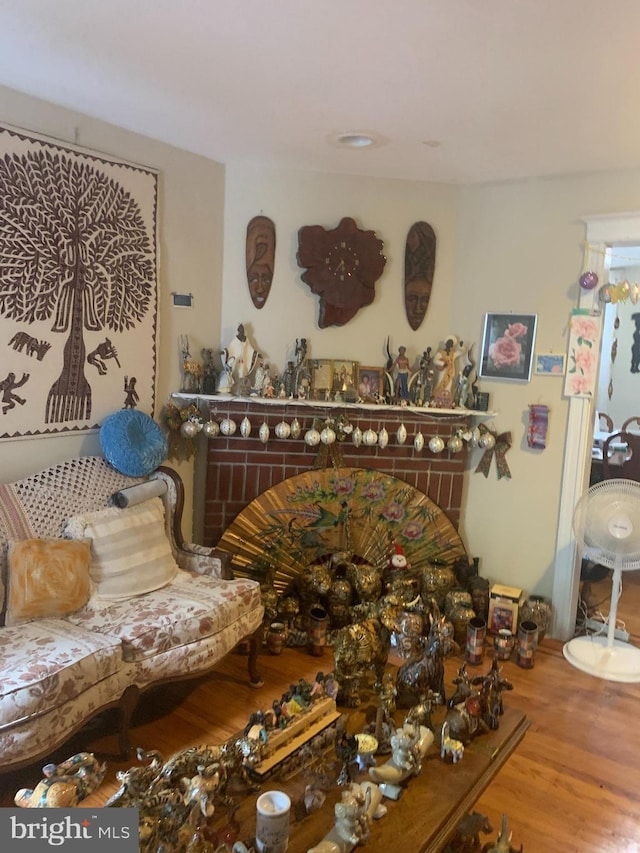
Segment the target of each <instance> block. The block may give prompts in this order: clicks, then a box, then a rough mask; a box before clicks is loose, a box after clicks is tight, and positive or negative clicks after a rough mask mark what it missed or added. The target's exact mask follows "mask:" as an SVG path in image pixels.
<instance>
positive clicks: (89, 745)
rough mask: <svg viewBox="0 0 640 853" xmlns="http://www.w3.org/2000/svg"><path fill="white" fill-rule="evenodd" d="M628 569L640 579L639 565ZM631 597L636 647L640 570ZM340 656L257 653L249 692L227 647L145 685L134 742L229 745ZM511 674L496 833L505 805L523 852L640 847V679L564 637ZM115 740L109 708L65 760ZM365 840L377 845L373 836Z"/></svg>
mask: <svg viewBox="0 0 640 853" xmlns="http://www.w3.org/2000/svg"><path fill="white" fill-rule="evenodd" d="M627 575H628V576H629V578H630V577H631V576H632V575H635V576H637V578H638V580H640V573H627ZM625 580H627V579H625ZM623 598H624V599H625V602H624V608H622V607H621V611H620V615H621V617H622V616H623V615H624V618H625V621H626V624H627V628H628V629H631V628H633V631H632V638H631V642H632V643H634V645H638V646H640V619H639V618H638V614H640V583H636V578H634V579H633V580H632V581H631V582H630V583H629V582H626V583H625V590H624V592H623ZM332 663H333V658H332V656H331V653H330V652H329V651H328V650H327V651H325V655H324V657H322V658H315V657H312V656H310V655H308V654H307V653H306V652H305V651H304V650H299V649H285V650H284V652H283V654H282V655H280V656H278V657H272V656H270V655H268V654H266V653H265V654H263V655H261V657H260V668H261V672H262V675H263V677H264V679H265V685H264V686H263V687H262V688H260V689H259V690H253V689H251V688H250V687H249V686H248V680H247V675H246V658H245V657H243V656H241V655H235V654H234V655H229V656H228V657H227V658H226V659H225V660H224V661H223V662H222V663H221V664H220V665H219V666H218V668H217V669H216V670H215V672H213V673H212V674H211V675H210V676H208V677H206V678H202V679H199V680H197V681H193V682H185V683H181V684H173V685H169V686H167V687H163V688H161V689H158V690H155V691H153V692H151V693H149V694H147V695H146V696H145V697H144V699H143V702H142V704H141V706H140V707H139V709H138V711H137V713H136V715H135V718H134V723H133V727H132V732H131V740H132V743H133V744H134V745H135V746H141V747H143V748H144V749H158V750H160V751H161V752H162V753H163V754H165V755H166V756H167V757H168V756H170V755H171V754H173V753H174V752H176V751H178V750H180V749H183V748H185V747H186V746H189V745H194V744H202V743H221V742H222V741H224V740H225V739H226V738H228V737H230V736H231V735H232V734H234V733H235V732H236V731H238V730H239V729H240V728H242V727H243V726H244V724H245V722H246V721H247V719H248V717H249V714H250V713H251V711H253V710H255V709H256V708H260V707H267V706H268V705H270V704H271V701H272V700H273V699H274V698H276V697H278V696H280V695H281V694H282V692H283V691H284V690H285V689H286V688H287V687H288V685H289V684H290V683H291V682H292V681H294V680H296V679H297V678H299V677H301V676H304V677H305V678H307V679H309V680H313V677H314V676H315V674H316V672H317V671H318V669H324V670H329V669H331V667H332ZM460 663H461V658H459V657H452V658H449V659H448V660H447V662H446V671H447V685H448V686H450V685H451V680H452V678H453V676H454V675H455V673H456V672H457V668H458V666H459V665H460ZM486 667H488V660H487V663H486ZM477 669H478V671H479V672H483V671H484V670H485V667H478V668H477ZM503 674H504V675H505V677H507V678H509V679H510V680H511V681H512V682H513V684H514V690H513V691H512V692H508V693H506V694H505V703H506V704H507V705H508V706H512V707H517V708H521V709H522V710H524V711H525V712H526V714H527V716H528V718H529V720H530V721H531V727H530V729H529V731H528V733H527V734H526V736H525V738H524V740H523V742H522V743H521V744H520V746H519V748H518V749H517V750H516V752H515V754H514V755H513V756H512V757H511V758H510V759H509V761H508V762H507V764H506V765H505V767H504V768H503V769H502V770H501V772H500V773H499V774H498V776H497V777H496V779H495V780H494V782H493V783H492V784H491V786H490V787H489V788H488V789H487V791H486V792H485V793H484V794H483V795H482V797H481V799H480V800H479V801H478V803H477V806H476V808H477V810H478V811H480V812H482V813H483V814H486V815H487V816H488V817H489V818H490V820H491V822H492V824H493V826H494V827H495V828H496V830H497V828H498V827H499V825H500V819H501V815H502V814H503V813H506V814H507V816H508V819H509V826H510V829H511V830H512V832H513V838H512V844H513V845H514V846H515V847H519V845H520V844H522V845H524V850H525V852H526V853H551V851H560V850H561V851H563V853H573V851H575V853H613V851H616V853H640V726H639V725H638V724H637V719H638V715H639V714H640V685H638V684H619V683H616V682H609V681H603V680H600V679H597V678H594V677H593V676H590V675H587V674H585V673H582V672H580V671H579V670H576V669H575V668H573V667H572V666H570V665H569V664H568V663H567V661H566V660H565V659H564V657H563V655H562V644H560V643H558V642H555V641H553V640H548V639H545V640H544V641H543V642H542V643H541V645H540V647H539V649H538V653H537V657H536V665H535V667H534V669H532V670H523V669H520V668H519V667H518V666H517V664H516V663H515V661H514V660H512V661H507V662H506V663H505V664H504V666H503ZM116 747H117V741H116V737H115V734H114V718H113V717H112V716H111V715H108V714H107V715H104V716H103V717H102V718H100V719H99V720H97V721H95V722H94V723H92V724H90V725H89V726H87V727H86V728H85V729H84V730H83V731H82V732H81V733H80V734H79V735H78V736H77V737H76V738H74V740H73V741H72V742H71V743H69V744H67V745H66V747H64V748H63V749H62V750H61V751H60V752H59V753H58V755H57V759H58V760H61V759H62V758H66V757H68V756H69V755H71V754H72V753H73V752H77V751H79V750H81V749H88V750H90V751H94V752H96V753H97V754H104V755H106V756H109V755H111V756H112V755H113V753H114V751H115V750H116ZM53 758H54V760H55V758H56V756H54V757H53ZM107 760H108V764H109V769H108V774H107V779H106V780H105V782H104V783H103V786H102V787H101V789H100V791H99V792H98V793H97V794H95V795H94V796H93V797H92V799H91V800H90V801H87V803H86V804H89V802H90V803H91V804H92V805H100V804H101V803H103V802H104V801H105V800H106V798H107V797H108V796H110V795H111V793H112V792H113V791H114V790H115V789H116V787H117V781H116V780H115V773H116V771H117V770H118V769H122V768H125V767H127V766H130V765H131V764H132V763H134V762H133V761H128V762H122V761H119V760H117V759H113V758H110V757H108V758H107ZM39 778H40V768H39V767H37V766H36V767H31V768H25V769H24V770H21V771H19V772H16V773H13V774H5V775H4V776H0V805H1V806H9V805H12V801H13V794H14V793H15V791H16V790H17V789H18V788H20V787H33V785H34V784H35V783H36V782H37V781H38V779H39ZM492 837H493V838H495V833H494V835H493V836H492ZM484 840H486V839H484ZM366 849H368V850H372V851H375V850H376V847H375V843H374V841H373V840H372V841H370V842H369V843H368V844H367V846H366ZM408 853H410V851H408Z"/></svg>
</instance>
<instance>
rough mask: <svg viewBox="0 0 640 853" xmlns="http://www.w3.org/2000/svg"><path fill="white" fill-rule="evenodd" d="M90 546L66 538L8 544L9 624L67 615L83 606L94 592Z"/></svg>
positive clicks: (7, 621)
mask: <svg viewBox="0 0 640 853" xmlns="http://www.w3.org/2000/svg"><path fill="white" fill-rule="evenodd" d="M90 559H91V544H90V543H89V542H87V541H84V540H80V541H67V540H64V539H17V540H13V541H11V542H10V543H9V554H8V567H9V571H8V591H7V597H6V605H7V613H6V617H5V622H6V624H7V625H15V624H16V623H18V622H25V621H27V620H29V619H40V618H42V617H45V616H64V615H65V614H66V613H72V612H73V611H74V610H78V609H79V608H80V607H83V606H84V605H85V604H86V603H87V601H88V599H89V594H90V592H91V580H90V577H89V563H90Z"/></svg>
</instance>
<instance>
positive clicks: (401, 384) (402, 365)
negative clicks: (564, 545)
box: [393, 347, 411, 402]
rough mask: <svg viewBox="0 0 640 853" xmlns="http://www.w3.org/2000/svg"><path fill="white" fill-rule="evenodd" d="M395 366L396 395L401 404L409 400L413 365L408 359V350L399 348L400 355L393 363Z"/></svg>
mask: <svg viewBox="0 0 640 853" xmlns="http://www.w3.org/2000/svg"><path fill="white" fill-rule="evenodd" d="M393 366H394V386H393V387H394V395H395V398H396V400H398V401H399V402H403V401H404V402H406V401H408V399H409V371H410V368H411V364H410V363H409V359H408V358H407V348H406V347H398V355H397V356H396V358H395V361H394V362H393Z"/></svg>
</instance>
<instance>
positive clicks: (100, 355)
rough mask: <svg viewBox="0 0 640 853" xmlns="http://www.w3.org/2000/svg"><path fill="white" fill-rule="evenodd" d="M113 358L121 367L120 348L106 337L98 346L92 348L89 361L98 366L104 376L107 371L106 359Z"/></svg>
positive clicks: (88, 357) (99, 371)
mask: <svg viewBox="0 0 640 853" xmlns="http://www.w3.org/2000/svg"><path fill="white" fill-rule="evenodd" d="M110 358H113V359H114V360H115V363H116V364H117V365H118V367H120V366H121V365H120V362H119V361H118V350H117V349H116V348H115V347H114V345H113V344H112V343H111V341H110V340H109V338H105V339H104V340H103V341H102V342H101V343H99V344H98V346H97V347H96V348H95V349H94V350H92V351H91V352H90V353H89V355H88V356H87V363H88V364H92V365H93V366H94V367H95V368H97V370H98V373H99V374H100V376H104V375H105V374H106V372H107V365H106V364H105V361H107V360H108V359H110Z"/></svg>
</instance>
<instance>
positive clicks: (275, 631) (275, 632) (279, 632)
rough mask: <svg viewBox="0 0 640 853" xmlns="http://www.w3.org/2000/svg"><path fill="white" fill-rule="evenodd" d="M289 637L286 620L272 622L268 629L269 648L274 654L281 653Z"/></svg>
mask: <svg viewBox="0 0 640 853" xmlns="http://www.w3.org/2000/svg"><path fill="white" fill-rule="evenodd" d="M286 639H287V628H286V626H285V624H284V622H272V623H271V625H269V630H268V631H267V648H268V649H269V653H270V654H272V655H279V654H281V652H282V647H283V646H284V644H285V640H286Z"/></svg>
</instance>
